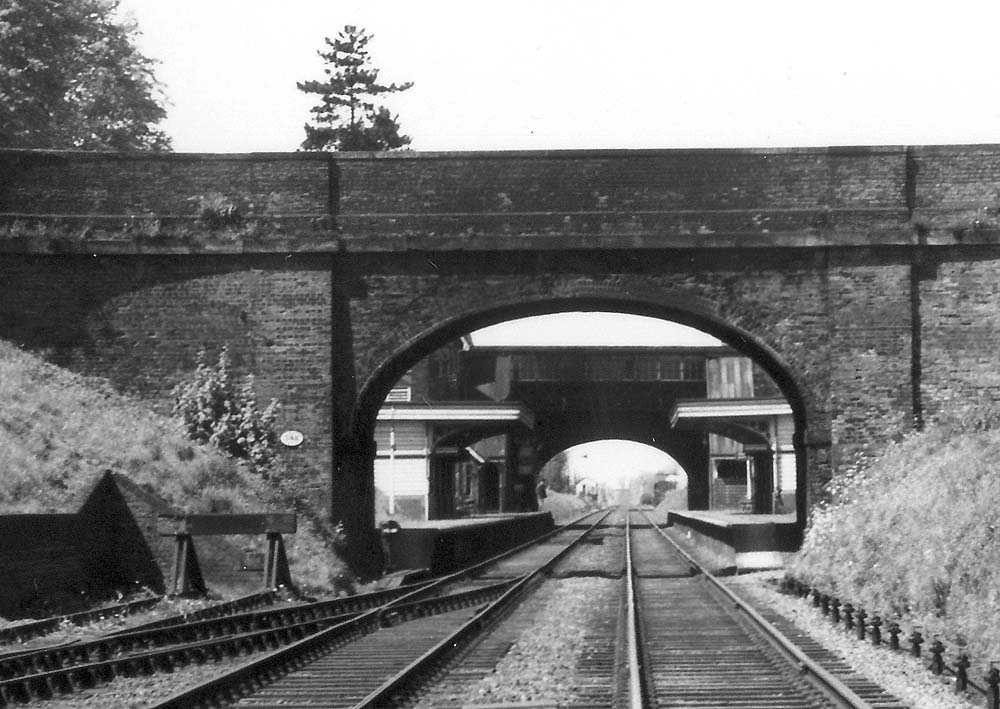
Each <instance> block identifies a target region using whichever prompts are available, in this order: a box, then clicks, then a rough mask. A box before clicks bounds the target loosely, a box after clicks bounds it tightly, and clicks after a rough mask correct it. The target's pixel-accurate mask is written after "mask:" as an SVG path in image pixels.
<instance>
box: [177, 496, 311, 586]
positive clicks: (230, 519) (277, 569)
mask: <svg viewBox="0 0 1000 709" xmlns="http://www.w3.org/2000/svg"><path fill="white" fill-rule="evenodd" d="M157 531H158V532H159V534H160V536H164V537H174V539H175V546H174V565H173V591H172V592H173V593H175V594H179V593H191V592H193V591H196V592H201V593H204V592H205V590H206V588H205V580H204V577H203V576H202V573H201V567H200V565H199V564H198V555H197V553H196V552H195V549H194V540H193V539H192V537H194V536H217V535H226V534H264V535H266V536H267V556H266V560H265V562H264V575H263V584H264V588H275V587H276V586H280V585H282V584H285V585H289V586H290V585H291V584H292V575H291V571H290V570H289V568H288V557H287V556H286V555H285V543H284V541H283V539H282V537H281V535H282V534H294V533H295V531H296V518H295V514H294V513H262V514H194V515H183V516H173V515H161V516H160V517H159V518H158V520H157Z"/></svg>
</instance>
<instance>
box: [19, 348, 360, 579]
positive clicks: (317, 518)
mask: <svg viewBox="0 0 1000 709" xmlns="http://www.w3.org/2000/svg"><path fill="white" fill-rule="evenodd" d="M0 401H2V402H3V404H2V406H0V460H2V461H3V471H2V473H3V481H4V485H3V486H0V513H14V512H75V511H76V510H77V509H78V508H79V506H80V504H81V503H82V502H83V499H84V497H85V495H86V494H87V492H88V491H89V490H90V488H91V487H92V486H93V485H94V484H95V483H96V482H97V480H98V478H99V477H100V475H101V474H102V473H103V472H104V471H106V470H111V471H112V472H115V473H122V474H124V475H126V476H127V477H128V478H129V479H131V480H132V481H133V482H134V483H136V484H138V485H140V486H142V487H144V488H146V489H148V490H149V491H150V492H153V493H154V494H156V495H158V496H160V497H162V498H164V499H165V500H166V501H167V502H168V503H170V504H171V505H173V506H174V507H176V508H178V509H180V510H181V511H183V512H188V513H193V512H211V511H219V510H224V511H227V512H261V511H263V510H264V509H271V510H288V509H290V508H291V509H294V510H295V511H297V512H299V527H298V532H297V533H296V534H293V535H286V539H285V544H286V551H287V553H288V557H289V564H290V565H291V570H292V578H293V580H295V581H296V583H298V584H301V585H304V586H308V587H315V588H330V587H331V586H334V585H336V582H337V578H338V576H340V575H342V574H344V573H345V567H344V565H343V563H342V562H341V561H340V560H339V559H338V558H337V557H336V555H335V553H334V551H333V549H332V544H331V542H332V533H333V530H331V529H330V528H329V524H328V523H326V522H325V520H324V519H323V517H322V514H321V513H320V512H319V511H317V510H313V509H312V507H311V505H310V503H309V502H308V501H307V500H304V499H299V498H298V497H296V495H295V493H294V492H293V491H289V490H288V489H286V488H285V487H284V486H282V485H281V484H280V482H279V481H280V480H281V478H282V474H281V471H280V469H279V470H276V471H274V474H273V475H272V480H271V481H270V482H269V481H266V480H264V479H263V478H262V477H261V476H259V475H257V474H255V473H253V472H252V471H251V470H250V469H248V468H247V467H246V466H245V465H240V464H237V463H236V462H235V461H233V460H231V459H228V458H226V457H224V456H223V455H222V454H221V453H219V452H217V451H216V450H214V449H211V448H208V447H206V446H200V445H198V444H196V443H192V442H191V441H190V440H189V439H188V438H187V437H186V436H185V435H184V433H183V432H182V430H181V428H180V425H179V424H178V423H177V422H176V421H174V420H173V419H170V418H167V417H163V416H160V415H157V414H156V413H154V412H153V411H152V410H151V409H150V408H149V407H148V406H146V405H144V404H143V403H142V402H139V401H135V400H132V399H129V398H127V397H125V396H122V395H121V394H119V393H117V392H116V391H114V390H113V389H112V388H111V386H110V385H109V384H107V383H105V382H103V381H101V380H96V379H91V378H85V377H81V376H78V375H75V374H72V373H71V372H68V371H67V370H65V369H61V368H59V367H55V366H53V365H50V364H48V363H46V362H44V361H43V360H41V359H39V358H38V357H35V356H32V355H30V354H28V353H26V352H23V351H21V350H19V349H18V348H17V347H15V346H14V345H12V344H10V343H8V342H4V341H2V340H0ZM234 553H237V554H240V553H242V550H241V549H240V550H234Z"/></svg>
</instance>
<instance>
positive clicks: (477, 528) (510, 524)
mask: <svg viewBox="0 0 1000 709" xmlns="http://www.w3.org/2000/svg"><path fill="white" fill-rule="evenodd" d="M554 526H555V525H554V523H553V521H552V515H551V514H550V513H548V512H525V513H519V514H496V515H483V516H477V517H463V518H460V519H433V520H429V521H426V522H409V521H404V522H400V529H399V531H398V532H396V533H395V534H392V535H389V536H388V539H387V544H388V546H389V557H390V565H391V567H392V569H395V570H399V569H428V570H429V571H430V572H431V573H432V574H434V575H435V576H436V575H440V574H445V573H448V572H451V571H456V570H458V569H460V568H461V567H463V566H466V565H468V564H473V563H475V562H477V561H483V560H485V559H488V558H490V557H491V556H496V555H497V554H499V553H501V552H504V551H507V550H508V549H513V548H514V547H516V546H519V545H520V544H524V543H525V542H527V541H529V540H531V539H534V538H535V537H539V536H541V535H542V534H545V533H546V532H549V531H551V530H552V529H553V528H554Z"/></svg>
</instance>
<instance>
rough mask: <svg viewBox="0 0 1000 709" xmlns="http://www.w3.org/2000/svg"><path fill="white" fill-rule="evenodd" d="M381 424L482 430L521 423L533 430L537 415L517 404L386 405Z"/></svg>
mask: <svg viewBox="0 0 1000 709" xmlns="http://www.w3.org/2000/svg"><path fill="white" fill-rule="evenodd" d="M378 420H379V421H385V422H391V421H420V422H424V423H447V424H456V425H460V426H464V427H482V428H491V427H494V426H496V425H497V424H517V423H520V424H521V425H523V426H524V427H525V428H529V429H531V428H534V427H535V414H534V413H533V412H532V411H531V410H530V409H529V408H527V407H526V406H524V405H523V404H519V403H516V402H490V401H485V402H468V401H463V402H454V403H449V402H439V401H435V402H431V403H422V402H400V403H386V404H385V405H384V406H383V407H382V408H381V409H380V410H379V412H378Z"/></svg>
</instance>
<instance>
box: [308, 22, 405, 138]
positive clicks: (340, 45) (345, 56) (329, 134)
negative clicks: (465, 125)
mask: <svg viewBox="0 0 1000 709" xmlns="http://www.w3.org/2000/svg"><path fill="white" fill-rule="evenodd" d="M372 38H373V35H370V34H368V33H367V32H366V31H365V30H364V28H363V27H356V26H354V25H346V26H345V27H344V29H343V30H341V31H340V33H339V34H338V35H337V38H336V39H334V40H331V39H330V38H329V37H327V38H326V39H325V41H326V45H327V47H328V51H326V52H323V51H320V52H317V53H318V54H319V55H320V56H321V57H322V58H323V60H324V61H325V62H326V67H325V68H324V69H323V72H324V73H325V74H326V78H325V79H324V80H323V81H301V82H298V83H297V84H296V86H298V88H299V90H300V91H304V92H305V93H310V94H317V95H319V97H320V102H319V103H318V104H317V105H316V106H314V107H313V108H312V109H310V111H311V113H313V114H314V116H315V118H314V120H315V123H316V124H315V125H309V124H306V126H305V130H306V139H305V140H304V141H302V149H303V150H394V149H397V148H402V147H404V146H406V145H409V144H410V137H409V136H406V135H400V133H399V123H398V121H397V119H398V116H393V115H392V114H391V113H389V109H388V108H386V107H385V106H381V105H377V103H376V102H377V101H378V98H379V97H380V96H381V95H383V94H392V93H396V92H398V91H406V90H407V89H408V88H410V87H411V86H413V82H412V81H409V82H406V83H405V84H380V83H379V82H378V73H379V70H378V69H376V68H374V67H373V66H372V65H371V59H370V57H369V55H368V49H367V46H368V43H369V42H370V41H371V40H372Z"/></svg>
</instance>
